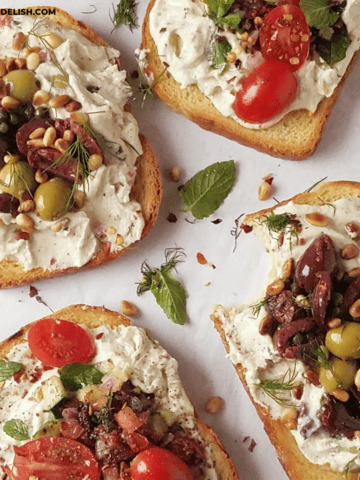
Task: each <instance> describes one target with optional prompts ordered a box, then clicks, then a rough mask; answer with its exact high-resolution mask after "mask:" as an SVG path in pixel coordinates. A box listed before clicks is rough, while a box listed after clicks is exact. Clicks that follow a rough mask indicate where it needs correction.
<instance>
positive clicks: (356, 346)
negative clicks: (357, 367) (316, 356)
mask: <svg viewBox="0 0 360 480" xmlns="http://www.w3.org/2000/svg"><path fill="white" fill-rule="evenodd" d="M325 345H326V347H327V348H328V350H329V352H331V353H333V354H334V355H336V356H337V357H339V358H342V359H343V360H346V359H347V358H360V323H356V322H348V323H344V324H343V325H341V326H340V327H337V328H332V329H331V330H329V331H328V332H327V334H326V338H325Z"/></svg>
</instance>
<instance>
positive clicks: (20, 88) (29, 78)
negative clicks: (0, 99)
mask: <svg viewBox="0 0 360 480" xmlns="http://www.w3.org/2000/svg"><path fill="white" fill-rule="evenodd" d="M3 80H4V81H5V83H8V84H9V85H10V89H9V90H10V91H9V95H10V96H11V97H13V98H16V100H19V102H21V103H27V102H31V100H32V98H33V96H34V93H35V92H36V91H37V90H38V87H37V85H36V79H35V75H34V73H33V72H32V71H31V70H26V69H24V70H12V71H11V72H9V73H7V74H6V75H5V76H4V77H3Z"/></svg>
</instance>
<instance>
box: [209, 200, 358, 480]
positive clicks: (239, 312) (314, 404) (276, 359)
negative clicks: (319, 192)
mask: <svg viewBox="0 0 360 480" xmlns="http://www.w3.org/2000/svg"><path fill="white" fill-rule="evenodd" d="M314 211H316V212H319V213H322V214H323V215H325V216H326V217H328V225H327V226H325V227H317V226H313V225H311V224H309V223H308V222H307V221H306V219H305V215H306V214H307V213H311V212H314ZM274 212H275V214H280V213H285V212H286V213H289V214H295V215H296V219H298V220H300V222H301V225H302V227H303V230H302V231H301V234H300V236H301V238H303V239H304V240H305V244H304V245H301V244H300V242H296V239H295V238H294V236H293V237H292V239H291V244H290V241H289V240H290V236H287V235H286V234H285V238H284V243H283V244H282V246H281V247H279V245H278V236H279V234H277V233H275V232H271V233H270V232H269V231H268V230H267V227H266V225H264V224H261V223H259V224H255V225H254V230H256V233H258V234H259V236H260V237H261V238H262V240H263V241H264V243H265V245H266V247H267V249H268V250H269V252H270V254H271V257H272V269H271V272H270V276H269V277H270V278H269V282H268V283H271V282H272V281H274V280H275V279H278V278H281V269H282V266H283V264H284V262H285V261H286V260H287V259H288V258H290V257H292V258H293V259H294V260H295V262H296V261H298V260H299V258H300V257H301V255H302V254H303V252H304V251H305V249H306V248H307V247H308V246H309V245H310V244H311V243H312V241H313V240H314V239H315V238H316V237H318V236H319V235H321V234H322V233H325V234H327V235H329V237H330V238H331V239H332V241H333V243H334V245H335V248H336V250H340V249H342V248H343V247H344V246H345V245H349V244H355V245H356V241H355V240H352V239H351V238H350V236H349V235H348V233H347V232H346V230H345V228H344V227H345V225H346V224H347V223H351V222H354V221H355V222H356V220H357V219H358V218H359V213H360V199H359V198H349V199H346V198H344V199H341V200H338V201H336V202H333V203H332V204H324V205H316V206H311V205H296V204H294V203H292V202H290V203H288V204H287V205H285V206H281V207H279V208H276V209H275V210H274ZM340 262H341V263H340V267H341V268H343V269H344V270H346V271H350V270H351V269H353V268H356V267H359V266H360V261H359V257H356V258H353V259H350V260H343V259H340ZM264 297H265V292H263V295H262V296H261V297H260V298H261V299H263V298H264ZM256 304H257V301H254V302H253V303H252V304H249V305H245V306H244V305H243V306H240V307H232V308H227V307H223V306H220V305H216V306H215V307H214V314H215V316H217V317H219V319H220V320H221V323H222V327H223V329H224V332H225V336H226V341H227V342H228V345H229V353H228V357H229V358H230V360H231V361H232V362H233V364H234V365H236V364H238V363H240V364H241V365H243V366H244V367H245V369H246V373H245V376H246V382H247V384H248V386H249V388H250V392H251V395H252V396H253V398H254V399H255V401H256V402H258V403H260V404H262V405H265V406H266V407H268V408H269V411H270V413H271V415H272V417H273V418H279V417H280V415H281V413H282V411H283V406H279V405H278V404H277V403H276V402H275V401H274V400H272V399H271V398H270V396H268V395H267V394H266V393H265V392H264V390H263V389H262V388H259V386H258V384H259V382H260V381H261V380H266V379H270V380H273V379H280V378H283V377H284V375H285V380H289V378H290V377H291V378H292V379H293V381H294V382H297V381H299V382H301V383H303V384H304V391H303V395H302V397H301V399H300V400H296V398H293V397H292V396H291V394H290V392H285V397H284V398H285V399H287V400H290V402H291V405H294V406H295V407H300V406H304V405H305V406H306V409H307V415H306V416H305V417H303V420H304V421H311V422H312V424H311V432H313V433H312V434H311V436H309V437H308V438H304V437H303V436H302V435H301V433H300V430H301V428H302V427H303V424H302V423H301V421H299V422H298V425H297V428H296V429H294V430H291V432H292V434H293V435H294V437H295V439H296V441H297V443H298V446H299V448H300V450H301V451H302V453H303V454H304V455H305V457H306V458H308V459H309V460H310V461H311V462H312V463H314V464H320V465H324V464H326V463H329V464H330V465H331V467H332V468H333V469H334V470H337V471H340V472H343V471H344V470H345V469H346V467H347V465H348V464H349V462H351V467H352V468H354V469H355V468H359V467H360V440H359V439H356V438H354V439H353V440H349V439H347V438H345V437H343V436H339V437H336V438H335V437H330V436H329V435H328V434H327V433H326V432H325V431H324V430H323V429H322V428H320V420H319V414H320V408H321V406H322V404H323V403H324V399H325V390H324V388H323V387H322V386H315V385H313V384H311V383H308V382H307V381H306V380H305V379H304V376H303V375H304V372H305V370H306V365H305V364H303V363H302V362H301V361H300V360H296V361H295V360H293V359H284V358H281V357H280V356H279V355H278V353H277V350H276V348H275V346H274V344H273V340H272V338H271V337H270V336H269V335H260V333H259V327H260V323H261V320H262V319H263V318H264V317H265V316H266V315H267V312H266V310H265V308H264V307H261V310H260V312H259V314H258V315H257V314H255V313H254V309H253V305H256Z"/></svg>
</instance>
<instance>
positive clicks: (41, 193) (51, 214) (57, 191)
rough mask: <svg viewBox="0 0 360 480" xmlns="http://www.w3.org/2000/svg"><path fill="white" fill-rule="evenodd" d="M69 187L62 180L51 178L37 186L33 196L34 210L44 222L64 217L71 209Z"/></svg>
mask: <svg viewBox="0 0 360 480" xmlns="http://www.w3.org/2000/svg"><path fill="white" fill-rule="evenodd" d="M71 191H72V189H71V185H70V184H69V183H68V182H67V181H66V180H64V179H62V178H52V179H51V180H49V181H48V182H45V183H42V184H41V185H39V186H38V188H37V189H36V191H35V194H34V201H35V210H36V212H37V213H38V214H39V215H40V217H41V218H43V219H44V220H48V221H52V220H56V219H57V218H60V217H61V216H63V215H65V213H66V212H68V211H69V210H70V207H71Z"/></svg>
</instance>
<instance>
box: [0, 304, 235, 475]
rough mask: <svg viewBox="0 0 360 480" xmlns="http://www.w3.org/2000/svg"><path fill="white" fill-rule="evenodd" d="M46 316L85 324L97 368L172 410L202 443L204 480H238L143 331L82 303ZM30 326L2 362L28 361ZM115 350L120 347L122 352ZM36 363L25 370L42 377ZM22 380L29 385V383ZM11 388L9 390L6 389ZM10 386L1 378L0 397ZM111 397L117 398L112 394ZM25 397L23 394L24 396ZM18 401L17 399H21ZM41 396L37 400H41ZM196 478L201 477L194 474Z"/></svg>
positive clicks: (165, 357) (6, 348)
mask: <svg viewBox="0 0 360 480" xmlns="http://www.w3.org/2000/svg"><path fill="white" fill-rule="evenodd" d="M46 318H55V319H61V320H67V321H71V322H74V323H76V324H79V325H81V326H83V327H84V328H85V329H86V331H87V332H88V333H89V335H90V337H91V338H92V341H93V342H94V343H95V348H96V353H95V356H94V358H93V360H92V361H91V362H90V363H92V364H94V363H96V365H97V366H98V368H103V366H106V364H107V363H109V362H110V363H111V364H112V365H113V370H111V371H112V372H115V371H116V372H117V373H116V374H115V373H114V375H115V376H116V375H117V377H116V378H118V379H119V378H120V377H121V378H122V382H126V381H127V380H129V381H131V382H132V383H133V384H135V386H137V388H139V389H141V390H143V391H145V393H146V394H147V395H148V394H154V396H155V402H156V403H157V404H158V406H160V407H161V408H163V409H168V408H170V411H169V412H168V417H169V418H170V417H171V419H172V421H174V420H175V421H178V422H179V424H180V425H182V426H183V428H184V429H185V432H186V434H187V435H188V436H189V437H191V438H194V439H196V441H197V442H200V444H201V445H202V448H203V449H204V451H205V454H206V464H207V468H208V472H205V478H216V479H218V480H236V479H238V478H239V477H238V475H237V473H236V470H235V467H234V464H233V462H232V460H231V459H230V458H229V456H228V454H227V453H226V451H225V449H224V447H223V445H222V444H221V442H220V440H219V438H218V436H217V435H216V434H215V432H214V431H213V430H212V429H211V428H210V427H209V426H207V425H206V424H205V423H204V422H203V421H202V420H201V419H200V417H199V416H198V414H197V413H196V410H195V408H194V407H193V405H192V404H191V402H190V401H189V399H188V398H187V396H186V393H185V392H184V390H183V387H182V385H181V381H180V379H179V377H178V373H177V362H176V361H175V360H174V359H173V358H172V357H170V355H169V354H168V353H167V352H166V351H165V350H164V349H163V348H162V347H161V346H159V344H158V343H157V342H155V341H153V340H152V339H151V338H150V337H149V336H148V335H147V333H146V332H145V331H144V330H143V329H139V328H137V327H135V326H134V325H133V324H132V323H131V322H130V321H129V320H128V319H127V318H126V317H124V316H123V315H121V314H118V313H115V312H113V311H110V310H107V309H105V308H102V307H90V306H86V305H72V306H69V307H67V308H64V309H62V310H60V311H58V312H55V313H54V314H51V315H50V316H48V317H46ZM33 323H35V322H33ZM31 325H32V324H29V325H26V326H24V327H23V328H21V329H20V330H19V331H18V332H17V333H15V334H14V335H12V336H11V337H10V338H8V339H7V340H5V341H3V342H2V343H1V345H0V357H1V359H4V358H6V359H7V360H11V359H13V358H16V361H17V362H19V363H21V362H22V361H26V357H27V355H29V353H30V350H29V348H28V345H27V332H28V331H29V328H30V327H31ZM109 339H112V340H110V345H109V344H107V346H106V351H105V352H104V351H103V350H104V349H102V348H101V344H102V342H107V341H108V340H109ZM114 340H115V341H114ZM111 342H114V343H111ZM111 345H112V347H111ZM119 346H121V348H120V349H119ZM20 349H21V351H22V354H21V355H20V356H19V354H18V353H16V352H17V350H18V351H20ZM151 358H152V359H155V358H157V359H158V362H156V364H155V367H154V364H152V363H151V361H150V362H149V360H150V359H151ZM97 359H98V360H99V363H98V362H97ZM35 363H36V365H35V364H34V365H31V366H26V367H25V368H27V369H30V370H31V369H33V368H35V369H36V370H37V371H42V372H43V374H44V375H45V374H46V371H43V364H42V363H41V362H40V361H39V360H35ZM110 363H109V364H110ZM26 365H27V364H26ZM36 367H37V368H36ZM104 368H105V367H104ZM119 368H120V369H121V372H122V374H121V375H120V374H119ZM146 369H147V370H148V371H147V370H146ZM149 371H150V375H149ZM51 375H52V376H54V375H55V376H57V370H55V369H52V370H51ZM119 375H120V377H119ZM107 377H109V375H107ZM110 377H111V374H110ZM125 377H126V378H125ZM51 378H53V377H51ZM151 378H152V380H151ZM155 379H156V381H155ZM23 381H26V382H27V383H29V382H28V381H27V380H23ZM45 383H48V380H46V379H45ZM10 384H11V385H12V386H10ZM13 384H15V389H16V382H14V381H13V380H12V379H11V378H9V379H8V380H5V385H4V389H2V393H1V395H2V396H3V395H4V394H5V392H6V389H7V388H8V387H9V388H10V389H11V388H14V386H13ZM20 384H21V382H20ZM30 385H31V383H30ZM36 385H39V386H40V389H41V385H44V378H38V379H37V383H36ZM36 385H35V390H36ZM120 386H121V385H120ZM23 388H25V386H24V387H23ZM119 388H120V387H119ZM20 389H21V388H20ZM112 394H113V395H114V394H115V390H114V392H112ZM26 395H27V393H26V394H25V396H26ZM164 396H166V398H164ZM18 398H19V399H20V397H18ZM39 398H40V400H41V396H40V397H39ZM30 400H31V399H30ZM33 400H34V399H33ZM34 403H35V401H31V402H30V404H32V405H31V407H30V408H31V409H32V411H33V412H35V411H36V407H35V408H34ZM178 405H180V408H179V410H178V411H176V410H177V406H178ZM19 408H20V405H18V406H17V409H19ZM39 408H40V407H39ZM94 408H95V407H94ZM134 408H135V407H134ZM15 413H16V412H15ZM13 414H14V411H12V412H11V413H10V412H9V415H10V417H11V415H13ZM16 416H17V418H19V419H20V418H23V419H24V421H27V420H26V417H25V416H24V415H22V414H20V415H16ZM10 417H8V418H6V419H5V418H2V423H3V422H5V421H7V420H9V418H10ZM35 423H36V422H35ZM29 424H30V422H29ZM29 428H31V427H29ZM124 428H125V427H124ZM145 435H146V433H145ZM0 436H1V439H0V442H1V443H3V442H6V441H8V442H11V443H12V444H13V443H14V442H13V441H12V440H11V439H10V437H9V436H7V435H6V434H5V433H4V432H3V430H2V429H1V433H0ZM22 443H23V442H22ZM16 444H17V445H19V442H16ZM109 447H110V444H109ZM9 448H10V447H9ZM11 448H12V446H11ZM3 455H5V454H1V455H0V456H3ZM133 456H134V455H133ZM189 458H190V455H189ZM9 466H10V465H9ZM194 478H199V477H196V476H195V477H194ZM201 478H202V477H201Z"/></svg>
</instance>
